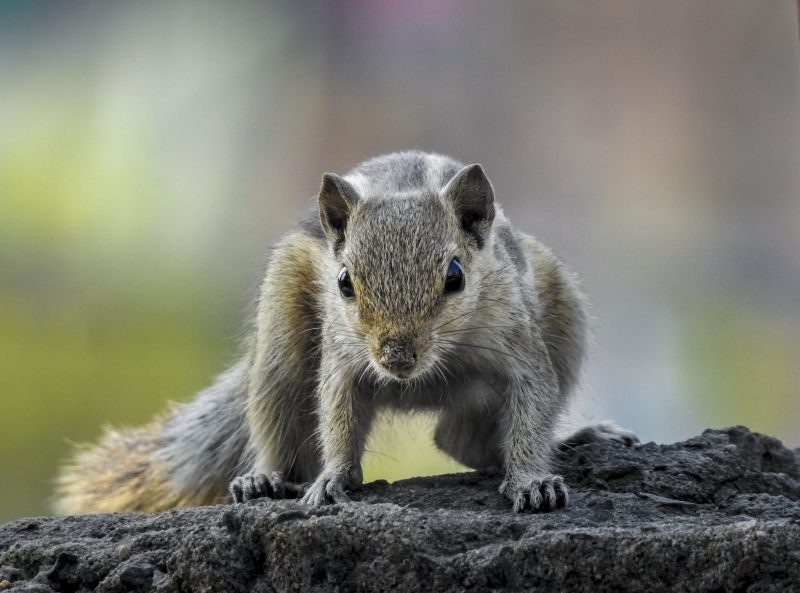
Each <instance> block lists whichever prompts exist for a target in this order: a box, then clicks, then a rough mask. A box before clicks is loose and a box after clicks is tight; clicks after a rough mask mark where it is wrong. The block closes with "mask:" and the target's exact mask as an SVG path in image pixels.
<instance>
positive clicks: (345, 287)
mask: <svg viewBox="0 0 800 593" xmlns="http://www.w3.org/2000/svg"><path fill="white" fill-rule="evenodd" d="M339 292H341V293H342V296H343V297H344V298H346V299H353V298H355V296H356V291H355V290H353V281H352V280H350V272H348V271H347V268H342V271H341V272H339Z"/></svg>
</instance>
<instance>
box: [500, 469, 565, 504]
mask: <svg viewBox="0 0 800 593" xmlns="http://www.w3.org/2000/svg"><path fill="white" fill-rule="evenodd" d="M500 494H503V495H504V496H505V497H506V498H508V499H509V500H510V501H511V502H512V503H513V504H514V512H515V513H521V512H522V511H525V510H528V509H530V510H533V511H552V510H553V509H557V508H561V507H564V506H566V505H567V504H568V503H569V493H568V489H567V486H566V484H564V478H562V477H561V476H556V475H553V474H546V475H544V476H542V477H539V478H529V479H525V480H515V479H511V478H508V477H507V478H506V479H505V480H503V483H502V484H500Z"/></svg>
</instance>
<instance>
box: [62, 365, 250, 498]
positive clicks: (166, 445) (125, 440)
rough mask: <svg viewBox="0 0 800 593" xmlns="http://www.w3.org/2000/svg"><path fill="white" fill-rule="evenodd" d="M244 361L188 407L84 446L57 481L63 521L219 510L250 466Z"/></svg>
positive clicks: (115, 432)
mask: <svg viewBox="0 0 800 593" xmlns="http://www.w3.org/2000/svg"><path fill="white" fill-rule="evenodd" d="M246 369H247V365H246V361H245V362H243V363H242V364H239V365H236V366H234V367H232V368H230V369H228V371H226V372H225V373H223V374H221V375H220V376H219V377H217V380H216V381H215V382H214V384H213V385H211V386H210V387H208V388H206V389H204V390H203V391H201V392H200V393H198V394H197V396H196V397H195V399H194V400H192V401H191V402H188V403H185V404H181V405H178V406H176V407H174V408H173V409H172V410H171V411H169V412H168V413H167V414H165V415H164V416H162V417H160V418H158V419H157V420H156V421H155V422H153V423H151V424H149V425H147V426H145V427H143V428H134V429H130V430H124V431H115V430H108V431H106V434H105V436H104V437H103V438H102V440H101V441H100V443H99V444H97V445H82V446H80V447H79V448H78V450H77V451H76V453H75V456H74V457H73V459H72V461H71V462H70V463H68V464H67V465H66V466H64V468H63V469H62V471H61V474H60V476H59V477H58V481H57V489H56V501H55V505H54V506H55V510H56V511H57V512H58V513H63V514H78V513H102V512H107V511H143V512H158V511H163V510H166V509H170V508H173V507H180V506H198V505H207V504H216V503H221V502H225V501H226V500H227V497H228V484H229V483H230V480H231V479H233V478H234V477H235V476H237V475H240V474H241V473H244V472H245V471H246V470H247V469H248V468H249V467H250V465H251V463H252V462H251V460H250V449H249V429H248V426H247V421H246V418H245V411H244V406H245V397H246V376H247V375H246Z"/></svg>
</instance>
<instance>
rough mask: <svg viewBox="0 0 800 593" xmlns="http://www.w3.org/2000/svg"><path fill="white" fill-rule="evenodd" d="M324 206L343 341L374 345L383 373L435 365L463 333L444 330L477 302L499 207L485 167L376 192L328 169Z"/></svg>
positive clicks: (399, 375)
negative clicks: (362, 190)
mask: <svg viewBox="0 0 800 593" xmlns="http://www.w3.org/2000/svg"><path fill="white" fill-rule="evenodd" d="M320 211H321V218H322V222H323V227H324V228H325V231H326V234H327V236H328V239H329V241H330V243H331V248H332V252H333V256H334V262H335V264H332V266H333V268H332V269H331V273H330V279H329V280H327V279H326V280H325V282H326V283H327V282H329V287H330V289H331V290H328V291H326V294H327V296H328V297H329V298H330V299H331V301H332V302H331V305H330V306H332V307H335V308H336V311H335V314H337V315H338V318H337V321H336V322H335V323H334V327H338V328H341V331H339V332H338V333H339V339H340V342H341V343H342V344H347V345H348V346H349V347H350V348H353V349H356V350H361V351H363V350H366V351H367V352H368V356H369V360H370V363H371V367H372V368H373V369H375V370H376V371H377V372H378V373H379V374H380V375H381V376H383V377H387V378H392V379H400V380H406V379H413V378H416V377H419V376H423V375H424V374H425V373H426V372H428V371H432V370H433V369H435V368H436V366H437V362H438V360H439V359H440V357H441V356H442V354H443V353H444V352H445V351H446V350H447V349H448V348H447V345H448V344H452V343H453V342H454V340H455V341H457V339H456V338H453V339H445V338H443V337H442V336H441V334H444V333H446V332H447V331H452V330H455V329H456V328H457V326H458V325H463V323H462V324H459V323H458V320H459V319H462V318H464V317H466V316H467V314H468V312H469V311H470V310H471V309H474V304H475V297H476V295H475V292H476V290H477V288H478V285H479V283H478V282H477V280H478V279H479V273H478V271H477V270H476V268H478V267H479V260H480V251H481V249H482V247H483V244H484V242H485V239H486V237H487V235H488V232H489V231H490V228H491V223H492V218H493V216H494V207H493V195H492V191H491V185H490V184H489V182H488V180H486V177H485V176H484V175H483V171H482V169H481V168H480V167H479V166H478V165H471V166H470V167H466V168H464V169H463V170H462V171H461V172H460V173H458V174H457V175H456V176H455V177H454V178H453V179H452V180H451V181H450V183H448V185H447V186H446V187H445V188H444V189H442V190H440V191H434V190H426V191H414V192H408V193H402V194H393V195H378V196H368V197H362V196H360V195H358V194H357V193H356V190H355V188H354V187H353V186H352V185H350V184H349V183H348V182H347V181H346V180H344V179H342V178H340V177H336V176H333V175H326V176H325V178H324V181H323V187H322V191H321V193H320ZM334 270H335V271H334ZM473 272H474V273H473ZM333 294H335V295H336V297H333ZM329 302H330V301H329ZM334 333H335V332H334ZM454 335H455V336H456V337H457V336H458V334H454Z"/></svg>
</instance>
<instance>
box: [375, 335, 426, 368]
mask: <svg viewBox="0 0 800 593" xmlns="http://www.w3.org/2000/svg"><path fill="white" fill-rule="evenodd" d="M378 361H379V362H380V363H381V365H382V366H383V367H384V368H386V370H388V371H390V372H391V373H393V374H396V375H398V376H404V375H408V374H409V373H410V372H411V371H412V370H413V369H414V367H415V366H416V365H417V353H416V350H415V349H414V344H413V342H412V341H411V340H410V339H408V338H402V339H397V338H384V339H383V340H381V343H380V357H379V358H378Z"/></svg>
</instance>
